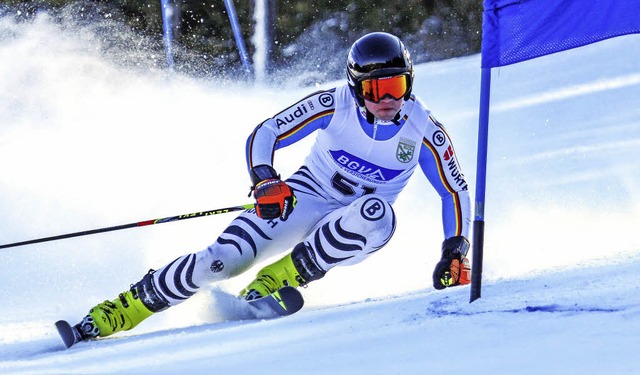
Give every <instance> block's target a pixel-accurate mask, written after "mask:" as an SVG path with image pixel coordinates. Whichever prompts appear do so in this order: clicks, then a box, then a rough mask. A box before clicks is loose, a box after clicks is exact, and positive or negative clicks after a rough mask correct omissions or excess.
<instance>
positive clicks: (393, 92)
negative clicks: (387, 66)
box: [360, 74, 409, 103]
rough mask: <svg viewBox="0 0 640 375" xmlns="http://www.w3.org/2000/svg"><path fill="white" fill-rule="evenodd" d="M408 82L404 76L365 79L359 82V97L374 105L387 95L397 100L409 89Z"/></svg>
mask: <svg viewBox="0 0 640 375" xmlns="http://www.w3.org/2000/svg"><path fill="white" fill-rule="evenodd" d="M408 81H409V79H408V77H407V75H406V74H403V75H399V76H393V77H382V78H371V79H365V80H363V81H362V82H360V95H362V97H363V98H365V99H366V100H369V101H371V102H374V103H378V102H380V100H381V99H382V98H384V97H385V96H387V95H389V96H391V97H392V98H394V99H396V100H399V99H400V98H402V97H403V96H404V95H405V94H406V93H407V90H408V88H409V83H408Z"/></svg>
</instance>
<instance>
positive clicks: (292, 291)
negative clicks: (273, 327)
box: [277, 286, 304, 315]
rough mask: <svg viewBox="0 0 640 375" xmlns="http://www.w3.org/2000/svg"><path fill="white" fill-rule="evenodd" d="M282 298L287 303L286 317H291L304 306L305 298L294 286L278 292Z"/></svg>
mask: <svg viewBox="0 0 640 375" xmlns="http://www.w3.org/2000/svg"><path fill="white" fill-rule="evenodd" d="M277 293H278V294H280V298H281V299H282V300H283V301H286V312H285V313H284V315H291V314H293V313H295V312H297V311H299V310H300V309H301V308H302V306H304V298H303V297H302V293H300V291H299V290H298V289H296V288H294V287H292V286H285V287H282V288H280V289H279V290H278V292H277Z"/></svg>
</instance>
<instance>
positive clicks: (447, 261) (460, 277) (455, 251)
mask: <svg viewBox="0 0 640 375" xmlns="http://www.w3.org/2000/svg"><path fill="white" fill-rule="evenodd" d="M468 251H469V241H468V240H467V239H466V238H464V237H463V236H454V237H451V238H448V239H446V240H445V241H444V242H443V243H442V258H441V259H440V261H439V262H438V264H436V268H435V270H434V271H433V287H434V288H436V289H444V288H446V287H450V286H456V285H465V284H469V283H470V282H471V267H470V266H469V260H468V259H467V258H466V256H467V252H468Z"/></svg>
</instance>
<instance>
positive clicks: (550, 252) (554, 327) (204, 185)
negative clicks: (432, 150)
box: [0, 15, 640, 374]
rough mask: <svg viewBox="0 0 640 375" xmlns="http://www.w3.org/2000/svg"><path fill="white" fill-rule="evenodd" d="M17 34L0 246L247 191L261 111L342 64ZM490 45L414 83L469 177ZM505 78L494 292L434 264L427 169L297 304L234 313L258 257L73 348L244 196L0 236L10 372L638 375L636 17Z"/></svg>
mask: <svg viewBox="0 0 640 375" xmlns="http://www.w3.org/2000/svg"><path fill="white" fill-rule="evenodd" d="M0 38H1V39H2V43H0V171H2V173H0V211H1V212H2V215H1V216H0V244H5V243H12V242H18V241H23V240H28V239H33V238H40V237H46V236H52V235H58V234H64V233H70V232H76V231H82V230H88V229H94V228H101V227H107V226H113V225H119V224H126V223H131V222H137V221H141V220H147V219H155V218H160V217H165V216H173V215H179V214H186V213H191V212H198V211H203V210H211V209H215V208H218V207H226V206H232V205H238V204H245V203H250V200H249V198H247V193H248V189H249V185H250V182H249V179H248V177H247V172H246V165H245V160H244V144H245V140H246V138H247V137H248V135H249V134H250V132H251V131H252V130H253V127H254V126H256V125H257V124H258V123H259V122H261V121H262V120H264V119H265V118H267V117H270V116H272V115H274V114H275V113H277V112H279V111H280V110H281V109H282V108H284V107H286V106H287V105H289V104H292V103H294V102H295V101H297V100H298V99H300V98H302V97H304V96H306V95H307V94H308V93H310V92H311V91H314V90H316V89H318V88H329V87H332V86H333V85H335V84H336V83H335V82H331V83H318V84H316V86H315V87H299V86H297V85H296V84H295V82H287V83H286V84H283V85H281V86H277V87H267V86H264V85H260V84H255V85H253V84H248V83H246V82H233V81H229V80H225V81H222V80H212V79H197V78H190V77H186V76H181V75H179V74H174V75H171V76H169V75H167V72H166V71H163V70H158V69H147V70H143V69H140V68H139V67H135V66H122V65H118V64H115V63H114V62H113V61H112V59H109V58H108V56H105V55H104V54H101V52H100V49H99V48H97V47H96V45H97V44H99V43H101V38H100V35H96V34H94V33H93V31H91V30H89V29H74V30H70V29H68V28H64V27H62V28H61V27H60V26H58V25H56V24H55V23H54V22H52V21H51V20H50V19H48V17H46V15H41V16H38V17H37V18H36V19H35V20H33V21H32V22H29V23H24V24H15V23H14V22H13V21H12V20H11V19H10V18H7V17H3V18H0ZM409 47H410V46H409ZM479 66H480V58H479V56H469V57H465V58H458V59H452V60H447V61H441V62H433V63H428V64H421V65H419V66H417V67H416V81H415V84H414V85H415V87H414V93H415V94H416V95H418V96H419V97H421V98H422V100H423V101H424V102H425V103H426V104H427V106H428V107H429V108H431V110H432V111H433V114H434V115H435V117H436V118H437V119H438V120H439V121H440V122H442V123H443V124H444V125H445V126H446V128H447V130H448V132H449V134H450V136H451V137H452V139H453V142H454V145H455V149H456V153H457V156H458V159H459V161H460V163H461V165H462V167H463V170H464V173H465V176H466V178H467V181H468V182H470V186H471V193H472V196H473V194H474V188H473V186H475V183H474V182H475V175H476V173H475V168H476V166H475V164H476V153H477V149H476V142H477V122H478V100H479V84H480V69H479ZM290 79H291V81H295V77H290ZM491 94H492V102H491V104H492V110H491V119H490V121H491V123H490V135H489V165H488V184H487V200H486V208H485V220H486V233H485V258H484V272H483V291H482V292H483V293H482V298H481V299H479V300H477V301H476V302H474V303H472V304H469V303H468V301H469V288H468V287H459V288H452V289H449V290H445V291H435V290H434V289H433V288H432V286H431V272H432V270H433V267H434V266H435V264H436V262H437V261H438V259H439V255H440V254H439V253H440V244H441V241H442V239H443V238H442V235H443V234H442V224H441V218H440V202H439V198H438V196H437V194H436V193H435V192H434V191H433V189H431V187H430V186H429V184H428V182H427V181H426V178H424V176H422V175H421V174H420V173H421V172H420V171H417V172H416V175H415V176H414V177H413V178H412V180H411V182H410V184H409V185H408V186H407V188H406V189H405V191H404V192H403V194H402V195H401V196H400V198H399V199H398V200H397V201H396V203H395V204H394V209H395V211H396V214H397V217H398V229H397V230H396V233H395V235H394V238H393V239H392V241H391V242H390V243H389V244H388V245H387V246H386V247H385V249H384V250H383V251H380V252H378V253H376V254H375V255H374V256H372V257H370V258H369V259H367V260H366V261H365V262H363V263H360V264H358V265H355V266H351V267H343V268H337V269H334V270H332V271H331V273H329V274H328V275H327V276H326V277H325V278H324V279H322V280H321V281H318V282H317V283H312V284H311V285H310V286H309V287H308V288H306V289H304V290H303V291H302V292H303V295H304V296H305V301H306V302H305V307H304V308H303V309H302V310H301V311H300V312H299V313H297V314H295V315H294V316H291V317H287V318H284V319H277V320H272V321H235V320H233V319H230V317H229V314H228V311H227V309H228V307H229V306H228V302H226V301H227V300H226V299H225V298H223V297H221V296H226V294H225V293H229V294H236V293H237V292H238V291H239V290H240V289H242V287H244V286H245V285H246V284H247V283H248V282H249V281H251V279H252V278H253V276H254V274H255V271H256V270H257V267H259V266H260V265H257V266H256V268H254V269H252V270H249V271H248V272H247V273H246V274H243V275H241V276H239V277H237V278H236V279H233V280H229V281H226V282H223V283H219V284H216V285H213V286H211V289H210V290H209V288H204V289H206V290H204V291H202V292H201V293H199V294H198V295H196V296H195V297H193V298H192V299H191V300H189V301H187V302H185V303H183V304H181V305H179V306H176V307H174V308H171V309H169V310H168V311H166V312H163V313H161V314H158V315H156V316H153V317H151V318H150V319H148V320H147V321H145V322H144V323H142V324H141V325H140V326H139V327H137V328H136V329H135V330H133V331H129V332H125V333H122V334H118V335H116V336H113V338H108V339H104V340H98V341H95V342H90V343H84V344H81V345H78V346H76V347H74V348H72V349H71V350H65V349H64V346H63V345H62V342H61V341H60V339H59V338H58V336H57V333H56V332H55V330H54V328H53V323H54V322H55V321H56V320H59V319H67V320H69V321H76V320H79V319H81V317H82V316H84V315H85V314H86V312H87V311H88V309H89V308H90V307H92V306H94V305H95V304H96V303H98V302H101V301H103V300H105V299H113V298H115V297H116V296H117V294H118V293H120V292H122V291H124V290H126V289H128V287H129V285H130V284H131V283H134V282H137V281H138V280H139V279H140V278H141V277H142V276H143V275H144V274H145V273H146V272H147V271H148V270H149V269H151V268H159V267H161V266H163V265H164V264H166V263H167V262H169V261H171V260H173V259H175V258H176V257H178V256H180V255H182V254H185V253H188V252H194V251H199V250H201V249H203V248H206V247H207V246H208V245H209V244H210V243H212V242H213V241H215V239H216V237H217V235H218V234H219V233H220V232H221V231H222V230H224V228H225V226H226V225H227V224H228V223H229V221H230V220H231V219H232V218H233V215H234V214H232V213H231V214H226V215H220V216H217V215H216V216H211V217H207V218H200V219H193V220H187V221H181V222H177V223H170V224H162V225H154V226H149V227H144V228H136V229H128V230H122V231H117V232H111V233H105V234H98V235H92V236H85V237H78V238H74V239H67V240H60V241H52V242H47V243H42V244H38V245H30V246H22V247H15V248H10V249H3V250H1V252H0V280H1V282H0V298H1V299H2V300H3V301H5V303H4V304H3V307H2V309H1V310H0V311H1V312H2V313H1V314H0V372H2V373H20V374H23V373H34V374H55V373H65V374H67V373H79V374H87V373H136V374H144V373H154V374H157V373H175V372H177V371H189V372H191V373H212V372H213V373H218V372H219V373H237V374H253V373H275V372H276V371H278V372H279V373H283V374H294V373H295V374H297V373H300V372H304V373H306V374H323V373H345V374H346V373H349V374H424V373H434V374H438V373H445V372H447V373H450V372H451V371H452V370H455V371H474V372H475V373H481V374H485V373H486V374H488V373H491V374H495V373H522V374H539V373H560V372H562V373H569V374H571V373H585V372H587V373H604V372H607V373H610V372H613V371H621V372H626V373H640V365H639V364H638V361H637V360H636V358H637V357H638V354H640V344H639V342H640V340H638V339H639V336H640V302H639V301H640V288H639V287H638V276H637V269H638V266H639V264H640V239H639V238H638V237H637V235H636V233H637V228H638V226H639V225H640V194H639V193H638V190H637V188H636V186H637V183H638V180H639V178H640V165H639V164H638V163H637V160H638V159H639V157H640V106H638V105H637V102H638V97H640V38H639V37H638V36H635V35H632V36H626V37H620V38H615V39H611V40H607V41H603V42H600V43H596V44H593V45H590V46H586V47H583V48H579V49H574V50H571V51H567V52H563V53H560V54H555V55H551V56H546V57H542V58H539V59H536V60H532V61H528V62H524V63H520V64H517V65H513V66H508V67H503V68H499V69H494V70H493V82H492V93H491ZM312 141H313V139H309V140H306V141H304V142H301V143H300V144H296V145H294V146H292V147H289V148H287V149H284V150H281V151H279V152H278V153H277V154H276V157H275V165H276V168H277V169H278V171H279V172H280V173H281V174H283V175H288V174H290V173H292V172H293V171H295V170H296V169H297V168H298V166H299V165H300V164H301V162H302V160H303V158H304V156H305V155H306V151H307V150H308V148H309V146H310V144H311V142H312ZM231 318H232V316H231ZM229 319H230V320H229Z"/></svg>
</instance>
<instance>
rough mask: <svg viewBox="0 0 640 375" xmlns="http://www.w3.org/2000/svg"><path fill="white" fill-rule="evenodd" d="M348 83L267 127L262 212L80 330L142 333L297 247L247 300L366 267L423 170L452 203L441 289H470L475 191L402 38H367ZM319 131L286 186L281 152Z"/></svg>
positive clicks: (251, 159)
mask: <svg viewBox="0 0 640 375" xmlns="http://www.w3.org/2000/svg"><path fill="white" fill-rule="evenodd" d="M347 76H348V83H347V84H345V85H343V86H339V87H336V88H334V89H331V90H325V91H318V92H315V93H313V94H311V95H309V96H307V97H306V98H304V99H302V100H300V101H299V102H297V103H295V104H294V105H292V106H290V107H289V108H287V109H285V110H284V111H282V112H280V113H278V114H277V115H275V116H274V117H272V118H270V119H267V120H266V121H264V122H263V123H261V124H260V125H258V126H257V127H256V128H255V130H254V131H253V133H252V134H251V136H250V137H249V139H248V141H247V145H246V155H247V163H248V168H249V173H250V175H251V179H252V183H253V188H252V189H253V193H254V197H255V198H256V200H257V204H256V209H253V210H248V211H245V212H243V213H241V214H240V215H239V216H238V217H236V218H235V219H234V220H233V221H232V222H231V223H230V225H229V226H228V227H227V228H226V230H224V232H223V233H222V234H220V236H219V237H218V239H217V240H216V241H215V242H214V243H213V244H212V245H211V246H209V247H208V248H207V249H204V250H202V251H200V252H196V253H192V254H187V255H184V256H181V257H179V258H177V259H176V260H174V261H173V262H170V263H169V264H167V265H166V266H164V267H162V268H160V269H158V270H156V271H150V272H149V273H148V274H146V275H145V276H144V277H143V278H142V280H141V281H139V282H138V283H136V284H133V285H132V286H131V288H130V289H129V290H127V291H126V292H124V293H122V294H120V296H119V297H118V298H116V299H115V300H113V301H105V302H103V303H101V304H98V305H97V306H96V307H94V308H93V309H91V311H90V313H89V314H88V315H87V316H86V317H85V318H84V319H83V321H82V322H81V323H79V324H78V325H76V328H79V329H80V330H81V332H82V334H83V338H92V337H96V336H108V335H110V334H112V333H114V332H117V331H120V330H123V329H124V330H127V329H131V328H133V327H134V326H136V325H137V324H138V323H140V322H141V321H142V320H144V319H145V318H147V317H149V316H150V315H152V314H153V313H155V312H159V311H162V310H164V309H166V308H168V307H170V306H174V305H177V304H179V303H181V302H183V301H185V300H186V299H188V298H189V297H190V296H192V295H193V294H195V293H196V292H197V291H198V289H199V288H200V287H202V286H203V285H205V284H207V283H210V282H212V281H219V280H224V279H227V278H230V277H233V276H236V275H238V274H240V273H242V272H244V271H246V270H247V269H249V268H250V267H251V266H253V265H254V264H256V263H257V262H260V261H262V260H264V259H266V258H268V257H271V256H274V255H276V254H279V253H283V252H287V250H289V249H291V248H293V250H292V251H290V252H288V253H287V255H286V256H284V257H283V258H281V259H280V260H278V261H277V262H275V263H273V264H270V265H268V266H266V267H264V268H262V269H261V270H260V271H259V272H258V275H257V276H256V279H255V280H254V281H253V282H251V283H250V284H249V285H248V286H247V287H246V288H245V290H243V291H242V293H241V295H242V296H243V297H244V298H246V299H253V298H259V297H262V296H265V295H267V294H269V293H272V292H274V291H276V290H278V289H279V288H280V287H282V286H284V285H291V286H294V287H297V286H300V285H305V284H307V283H309V282H311V281H314V280H318V279H320V278H322V277H323V276H324V275H325V274H326V273H327V272H328V271H329V270H331V269H332V268H333V267H336V266H339V265H340V266H342V265H350V264H354V263H357V262H360V261H362V260H363V259H365V258H366V257H368V256H369V255H370V254H371V253H374V252H376V251H378V250H380V249H381V248H382V247H383V246H384V245H385V244H386V243H387V242H388V241H389V240H390V239H391V237H392V235H393V232H394V230H395V224H396V219H395V214H394V211H393V208H392V204H393V202H394V201H395V200H396V198H397V196H398V194H399V193H400V192H401V191H402V190H403V188H404V187H405V185H406V184H407V182H408V180H409V177H411V175H412V174H413V172H414V171H415V169H416V167H418V166H420V168H421V169H422V172H424V175H426V177H427V178H428V180H429V181H430V182H431V184H432V185H433V187H434V188H435V189H436V190H437V192H438V193H439V194H440V196H441V198H442V220H443V226H444V239H445V240H444V242H443V246H442V253H441V260H440V262H439V263H438V264H437V266H436V269H435V271H434V273H433V282H434V287H435V288H436V289H442V288H445V287H449V286H455V285H460V284H467V283H469V280H470V269H469V263H468V260H467V258H466V255H467V251H468V249H469V242H468V240H467V237H468V232H469V225H470V214H471V213H470V211H471V210H470V199H469V194H468V187H467V183H466V181H465V179H464V176H463V174H462V171H461V169H460V166H459V164H458V161H457V159H456V155H455V152H454V149H453V146H452V144H451V141H450V139H449V136H448V135H447V132H446V131H445V129H444V127H443V126H442V125H441V124H440V123H438V122H437V121H436V120H435V119H434V118H433V116H432V115H431V113H430V112H429V110H427V109H426V108H425V106H424V104H423V103H422V102H421V101H420V100H418V99H417V98H416V97H415V96H413V95H412V94H411V88H412V83H413V66H412V62H411V59H410V56H409V53H408V52H407V50H406V48H405V47H404V45H403V44H402V42H401V41H400V39H398V38H397V37H395V36H393V35H390V34H387V33H372V34H367V35H365V36H364V37H362V38H360V39H359V40H358V41H356V42H355V43H354V44H353V46H352V47H351V50H350V52H349V57H348V62H347ZM311 134H317V137H316V141H315V144H314V145H313V148H312V149H311V152H310V153H309V155H308V156H307V158H306V160H305V161H304V164H303V165H302V166H301V167H300V169H299V170H298V171H297V172H295V173H294V174H293V175H292V176H290V177H289V178H287V179H286V180H284V181H282V180H281V179H280V176H279V175H278V173H277V172H276V171H275V169H274V166H273V155H274V152H275V151H276V150H278V149H280V148H283V147H286V146H289V145H291V144H293V143H295V142H297V141H299V140H301V139H303V138H305V137H306V136H309V135H311Z"/></svg>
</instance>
